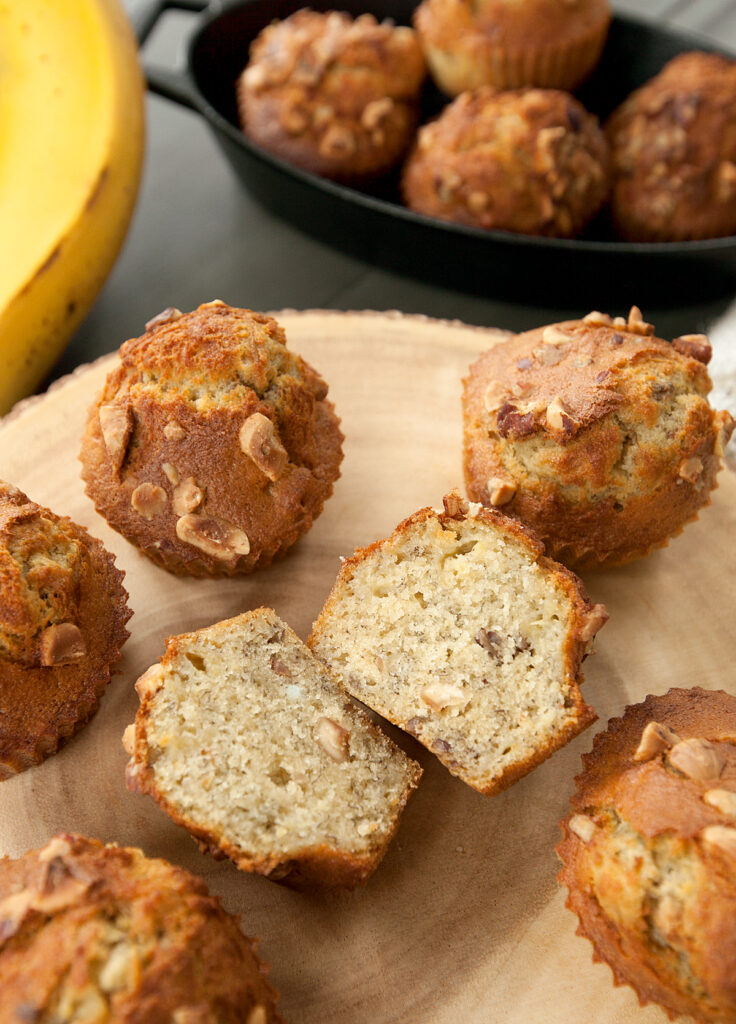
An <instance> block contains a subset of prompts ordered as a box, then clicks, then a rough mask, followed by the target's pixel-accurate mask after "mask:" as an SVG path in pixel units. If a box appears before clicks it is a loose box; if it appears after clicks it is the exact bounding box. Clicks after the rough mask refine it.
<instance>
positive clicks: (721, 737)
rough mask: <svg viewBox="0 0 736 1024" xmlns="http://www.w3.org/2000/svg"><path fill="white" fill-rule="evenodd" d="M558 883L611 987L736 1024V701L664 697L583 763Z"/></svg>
mask: <svg viewBox="0 0 736 1024" xmlns="http://www.w3.org/2000/svg"><path fill="white" fill-rule="evenodd" d="M576 782H577V789H576V792H575V795H574V796H573V798H572V809H571V813H570V815H569V817H568V818H567V819H566V820H565V821H564V822H563V823H562V827H563V830H564V834H565V838H564V840H563V841H562V843H561V844H560V846H559V847H558V853H559V856H560V859H561V860H562V865H563V866H562V869H561V871H560V880H561V881H562V882H563V883H564V884H565V885H566V886H567V888H568V890H569V896H568V906H569V907H570V909H571V910H573V911H574V912H575V913H576V914H577V916H578V918H579V922H580V927H579V929H578V932H579V934H582V935H584V936H586V937H587V938H588V939H590V941H591V942H592V944H593V948H594V951H595V953H594V956H595V958H596V959H601V960H604V961H606V962H607V963H608V964H609V965H610V967H611V969H612V970H613V976H614V981H615V983H616V984H628V985H631V986H632V988H633V989H634V990H635V991H636V993H637V995H638V996H639V1000H640V1001H641V1002H642V1003H649V1002H655V1003H659V1004H660V1005H661V1006H663V1007H664V1009H665V1010H666V1011H667V1014H668V1015H669V1016H670V1017H671V1018H674V1017H675V1016H676V1015H678V1014H689V1015H691V1016H692V1017H694V1018H695V1020H697V1021H699V1022H701V1024H716V1022H718V1024H724V1022H727V1021H735V1020H736V697H734V696H733V695H731V694H727V693H724V692H723V691H717V692H713V691H706V690H702V689H699V688H695V689H692V690H670V691H669V693H667V694H665V695H664V696H661V697H647V699H646V700H645V701H644V702H643V703H641V704H635V705H633V706H632V707H628V708H627V709H626V711H625V713H624V715H623V717H622V718H615V719H613V720H612V721H611V722H609V724H608V728H607V730H606V731H605V732H603V733H601V734H600V735H598V736H596V738H595V741H594V744H593V749H592V751H591V752H590V753H589V754H584V755H583V771H582V773H581V774H580V775H579V776H578V778H577V780H576Z"/></svg>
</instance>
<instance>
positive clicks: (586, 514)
mask: <svg viewBox="0 0 736 1024" xmlns="http://www.w3.org/2000/svg"><path fill="white" fill-rule="evenodd" d="M653 331H654V328H653V327H652V325H651V324H648V323H646V322H645V321H644V320H643V318H642V315H641V312H640V311H639V309H638V308H637V307H636V306H632V308H631V312H630V313H629V316H628V318H627V319H624V318H623V317H616V318H614V319H612V318H611V317H610V316H608V315H607V314H604V313H599V312H593V313H589V314H588V315H587V316H586V317H584V318H583V319H582V320H569V321H566V322H564V323H559V324H551V325H549V326H547V327H539V328H537V329H535V330H532V331H527V332H525V333H524V334H519V335H517V336H516V337H515V338H512V339H510V340H509V341H507V342H503V343H502V344H500V345H498V346H497V347H495V348H493V349H491V350H490V351H488V352H486V353H485V354H484V355H482V356H481V358H480V359H479V360H478V361H477V362H476V363H475V364H474V365H473V366H471V368H470V372H469V374H468V377H467V378H466V380H465V391H464V395H463V415H464V426H465V448H464V461H465V479H466V484H467V488H468V494H469V495H470V497H471V498H473V499H475V500H476V501H481V502H483V503H484V504H487V505H493V506H497V507H503V511H504V512H505V513H507V514H508V515H511V516H515V517H516V518H518V519H520V520H522V521H523V522H525V523H527V524H528V525H530V526H531V527H532V528H533V529H534V530H536V532H537V533H538V534H539V535H540V537H541V539H542V540H543V541H544V543H545V544H546V546H547V550H548V552H549V553H550V554H551V555H552V556H553V557H555V558H559V559H560V561H562V562H564V563H565V564H566V565H572V566H575V567H585V568H597V567H600V566H612V565H622V564H624V563H625V562H629V561H632V560H633V559H635V558H640V557H642V556H643V555H646V554H647V553H648V552H649V551H651V550H652V549H653V548H657V547H662V546H664V545H666V544H667V542H668V539H669V538H670V537H672V536H674V535H676V534H678V533H680V531H681V530H682V528H683V527H684V525H685V524H686V523H687V522H688V521H690V520H692V519H695V518H696V517H697V514H698V511H699V509H701V508H703V507H704V506H705V505H707V504H709V502H710V492H711V490H712V489H713V488H714V487H715V486H716V475H717V473H718V470H719V469H720V466H721V456H722V455H723V454H724V450H725V446H726V444H727V443H728V439H729V437H730V436H731V433H732V431H733V427H734V420H733V419H732V418H731V416H730V415H729V414H728V413H727V412H715V411H714V410H713V409H712V408H711V407H710V405H709V404H708V398H707V395H708V392H709V391H710V389H711V381H710V378H709V376H708V372H707V370H706V368H705V364H706V363H707V362H708V360H709V359H710V355H711V348H710V344H709V342H708V339H707V338H706V337H705V335H702V334H692V335H683V336H682V337H680V338H675V340H674V341H673V342H672V343H669V342H667V341H663V340H662V339H660V338H656V337H654V334H653Z"/></svg>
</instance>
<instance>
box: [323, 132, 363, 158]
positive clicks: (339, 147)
mask: <svg viewBox="0 0 736 1024" xmlns="http://www.w3.org/2000/svg"><path fill="white" fill-rule="evenodd" d="M357 146H358V143H357V141H356V138H355V136H354V135H353V133H352V132H351V131H350V130H349V129H348V128H344V127H343V126H342V125H339V124H334V125H332V126H331V127H330V128H328V129H327V131H326V132H325V134H324V135H323V136H322V138H321V139H320V143H319V151H320V153H321V154H322V156H325V157H334V158H339V157H347V156H352V154H353V153H354V152H355V150H356V149H357Z"/></svg>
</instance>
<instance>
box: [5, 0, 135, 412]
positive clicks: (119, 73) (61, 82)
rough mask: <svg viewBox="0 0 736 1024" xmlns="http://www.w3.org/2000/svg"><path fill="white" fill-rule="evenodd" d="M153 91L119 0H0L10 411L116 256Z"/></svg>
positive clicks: (37, 379)
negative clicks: (147, 95)
mask: <svg viewBox="0 0 736 1024" xmlns="http://www.w3.org/2000/svg"><path fill="white" fill-rule="evenodd" d="M143 96H144V85H143V79H142V75H141V72H140V68H139V64H138V54H137V46H136V41H135V38H134V36H133V33H132V30H131V27H130V24H129V22H128V20H127V17H126V16H125V13H124V11H123V8H122V6H121V4H120V2H119V0H74V3H70V2H69V0H5V2H3V0H0V238H1V239H2V245H0V414H3V413H5V412H7V411H8V409H9V408H10V407H11V406H12V405H13V404H14V403H15V402H16V401H17V400H18V399H19V398H22V397H23V396H24V395H27V394H29V393H31V392H32V391H34V390H35V389H36V388H37V387H38V385H39V384H40V383H41V382H42V381H43V379H44V377H45V376H46V375H47V374H48V372H49V371H50V370H51V368H52V367H53V365H54V363H55V362H56V360H57V359H58V358H59V356H60V354H61V352H62V351H63V349H64V346H65V345H66V343H67V341H68V340H69V338H70V337H71V335H72V334H73V333H74V331H75V330H76V328H77V327H78V326H79V324H80V322H81V321H82V319H83V317H84V316H85V314H86V313H87V312H88V310H89V308H90V307H91V305H92V303H93V302H94V300H95V298H96V296H97V293H98V292H99V290H100V288H101V287H102V285H103V283H104V281H105V278H106V277H107V275H108V273H109V271H110V270H111V268H112V265H113V263H114V261H115V259H116V257H117V255H118V252H119V249H120V246H121V245H122V242H123V239H124V237H125V233H126V231H127V228H128V224H129V222H130V218H131V215H132V213H133V208H134V205H135V200H136V196H137V192H138V186H139V183H140V174H141V165H142V159H143V148H144V116H143Z"/></svg>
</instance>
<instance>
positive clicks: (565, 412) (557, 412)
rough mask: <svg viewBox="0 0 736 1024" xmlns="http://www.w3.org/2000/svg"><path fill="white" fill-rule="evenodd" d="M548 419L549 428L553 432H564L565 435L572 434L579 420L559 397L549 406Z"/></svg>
mask: <svg viewBox="0 0 736 1024" xmlns="http://www.w3.org/2000/svg"><path fill="white" fill-rule="evenodd" d="M546 418H547V426H548V427H550V428H551V429H552V430H562V431H564V432H565V433H570V431H571V430H572V429H573V427H575V426H576V425H577V420H576V419H575V417H574V416H573V415H572V413H571V412H570V410H569V409H568V408H567V406H566V405H565V403H564V402H563V401H562V399H561V398H560V397H559V396H558V397H557V398H553V399H552V401H551V402H550V403H549V405H548V406H547V417H546Z"/></svg>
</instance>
